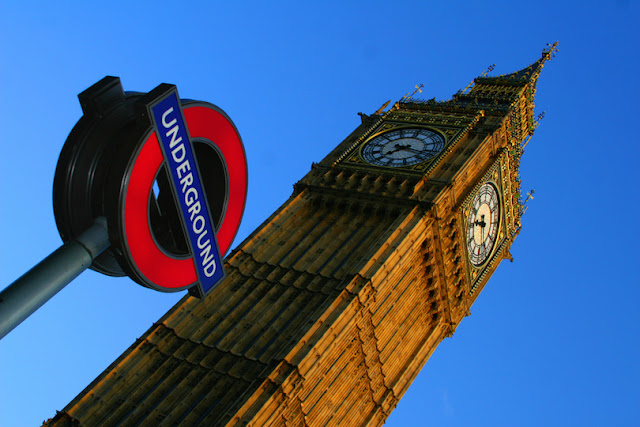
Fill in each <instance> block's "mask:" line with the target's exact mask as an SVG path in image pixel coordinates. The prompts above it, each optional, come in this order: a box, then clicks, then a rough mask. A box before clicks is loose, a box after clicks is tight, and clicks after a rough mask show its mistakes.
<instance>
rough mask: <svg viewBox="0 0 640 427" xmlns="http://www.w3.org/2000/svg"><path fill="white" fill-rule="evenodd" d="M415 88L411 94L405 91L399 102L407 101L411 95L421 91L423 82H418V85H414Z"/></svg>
mask: <svg viewBox="0 0 640 427" xmlns="http://www.w3.org/2000/svg"><path fill="white" fill-rule="evenodd" d="M415 87H416V90H414V91H413V93H412V94H409V92H407V94H406V95H405V96H403V97H402V99H401V100H400V102H404V101H408V100H409V99H411V98H412V97H413V95H415V94H416V93H422V88H423V87H424V84H422V83H420V84H419V85H416V86H415Z"/></svg>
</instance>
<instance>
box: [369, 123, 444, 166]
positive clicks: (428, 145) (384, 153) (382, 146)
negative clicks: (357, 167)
mask: <svg viewBox="0 0 640 427" xmlns="http://www.w3.org/2000/svg"><path fill="white" fill-rule="evenodd" d="M443 148H444V138H443V137H442V135H439V134H437V133H435V132H433V131H430V130H427V129H421V128H404V129H397V130H393V131H390V132H385V133H383V134H381V135H378V136H376V137H375V138H373V139H372V140H371V141H369V142H367V144H366V145H365V146H364V148H363V149H362V158H363V159H364V160H366V161H367V162H369V163H371V164H372V165H376V166H385V167H390V168H398V167H403V166H411V165H415V164H418V163H422V162H424V161H425V160H429V159H431V158H433V157H435V156H436V155H437V154H438V153H439V152H440V151H442V149H443Z"/></svg>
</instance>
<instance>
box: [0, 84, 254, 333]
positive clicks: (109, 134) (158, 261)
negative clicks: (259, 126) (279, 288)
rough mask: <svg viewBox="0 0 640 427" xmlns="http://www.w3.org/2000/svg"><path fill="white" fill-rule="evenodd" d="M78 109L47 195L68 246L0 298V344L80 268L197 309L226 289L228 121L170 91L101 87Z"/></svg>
mask: <svg viewBox="0 0 640 427" xmlns="http://www.w3.org/2000/svg"><path fill="white" fill-rule="evenodd" d="M78 98H79V99H80V104H81V105H82V110H83V116H82V118H81V119H80V120H79V121H78V123H77V124H76V125H75V126H74V128H73V130H72V131H71V133H70V134H69V137H68V138H67V141H66V142H65V144H64V146H63V149H62V152H61V154H60V158H59V159H58V166H57V168H56V173H55V177H54V184H53V208H54V214H55V218H56V225H57V227H58V231H59V232H60V236H61V237H62V240H63V241H64V242H65V244H64V245H63V246H61V247H60V248H59V249H57V250H56V251H54V252H53V253H52V254H51V255H49V256H48V257H47V258H45V259H44V260H43V261H42V262H40V263H39V264H38V265H36V266H35V267H34V268H32V269H31V270H30V271H29V272H27V273H25V274H24V275H23V276H22V277H20V278H19V279H17V280H16V281H15V282H13V283H12V284H11V285H10V286H8V287H7V288H5V289H4V290H3V291H2V292H0V338H2V337H3V336H4V335H6V334H7V333H8V332H9V331H11V330H12V329H13V328H14V327H15V326H17V325H18V324H19V323H20V322H22V321H23V320H24V319H26V318H27V317H28V316H29V315H30V314H32V313H33V312H34V311H35V310H37V309H38V308H39V307H40V306H41V305H42V304H44V303H45V302H46V301H47V300H48V299H49V298H51V297H52V296H53V295H55V294H56V293H57V292H58V291H59V290H60V289H62V288H63V287H64V286H65V285H66V284H68V283H69V282H70V281H71V280H73V279H74V278H75V277H76V276H77V275H78V274H80V273H81V272H82V271H84V270H85V269H86V268H91V269H93V270H96V271H98V272H101V273H104V274H107V275H110V276H125V275H128V276H129V277H131V278H132V279H133V280H134V281H136V282H137V283H139V284H141V285H143V286H146V287H149V288H152V289H156V290H160V291H164V292H176V291H181V290H189V292H190V293H191V294H192V295H194V296H197V297H200V298H203V297H205V296H206V295H208V294H209V293H210V292H211V291H212V290H213V289H214V288H215V286H216V285H217V284H218V283H219V282H220V280H222V278H223V277H224V268H223V261H222V257H223V256H224V254H225V253H226V252H227V251H228V250H229V247H230V246H231V243H232V241H233V238H234V237H235V235H236V232H237V231H238V227H239V225H240V220H241V218H242V214H243V212H244V205H245V199H246V194H247V163H246V157H245V154H244V148H243V145H242V140H241V139H240V135H239V134H238V131H237V130H236V128H235V126H234V124H233V122H232V121H231V119H229V117H228V116H227V115H226V114H225V113H224V112H223V111H222V110H221V109H219V108H218V107H216V106H215V105H213V104H209V103H207V102H202V101H194V100H181V99H180V98H179V96H178V92H177V89H176V87H175V86H173V85H169V84H161V85H160V86H158V87H156V88H155V89H154V90H152V91H151V92H149V93H139V92H124V90H123V88H122V85H121V83H120V79H118V78H117V77H105V78H104V79H102V80H101V81H99V82H98V83H96V84H94V85H93V86H91V87H90V88H89V89H87V90H85V91H84V92H82V93H81V94H80V95H79V96H78Z"/></svg>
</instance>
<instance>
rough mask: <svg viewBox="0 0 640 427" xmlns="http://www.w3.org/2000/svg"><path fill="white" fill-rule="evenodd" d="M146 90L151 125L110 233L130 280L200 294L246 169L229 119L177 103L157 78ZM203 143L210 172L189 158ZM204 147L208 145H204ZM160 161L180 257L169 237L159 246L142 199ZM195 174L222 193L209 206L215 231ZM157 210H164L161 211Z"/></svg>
mask: <svg viewBox="0 0 640 427" xmlns="http://www.w3.org/2000/svg"><path fill="white" fill-rule="evenodd" d="M149 98H152V100H151V101H150V102H149V104H147V110H148V116H149V117H150V118H151V119H152V122H153V124H154V126H153V128H152V130H151V131H150V132H149V133H148V135H147V136H146V137H145V138H144V141H143V142H142V144H141V145H140V147H139V148H140V149H139V151H138V152H137V153H135V154H134V156H133V161H132V162H130V164H129V165H130V166H129V168H128V169H127V170H126V171H125V174H124V178H125V180H127V185H126V188H125V190H124V192H122V194H121V200H120V211H121V218H119V219H118V220H119V221H120V222H122V223H123V225H124V227H122V228H121V229H120V230H119V231H120V235H119V236H118V240H119V241H121V242H122V243H123V247H124V249H125V251H126V255H127V257H126V258H127V259H126V260H125V261H127V263H128V266H129V270H130V275H132V277H133V278H134V280H136V281H137V282H138V283H141V284H143V285H145V286H149V287H151V288H154V289H158V290H163V291H177V290H182V289H186V288H190V290H191V293H192V294H195V295H198V296H201V295H206V294H207V293H208V292H209V291H210V290H211V289H212V288H213V287H214V286H215V284H216V283H217V282H218V281H219V280H220V279H221V278H222V277H223V276H224V271H223V267H222V262H221V253H224V252H226V251H227V250H228V248H229V246H230V244H231V241H232V239H233V237H234V235H235V233H236V231H237V228H238V226H239V224H240V218H241V216H242V212H243V208H244V201H245V196H246V187H247V180H246V176H247V174H246V161H245V159H244V150H243V148H242V143H241V141H240V138H239V137H238V135H237V132H236V131H235V128H234V127H233V124H232V123H231V122H230V120H229V119H228V118H227V117H226V116H225V115H224V113H222V112H221V111H220V110H218V109H216V108H211V106H210V105H206V104H203V103H195V104H194V103H191V104H190V103H188V102H187V103H186V105H185V107H184V110H182V109H181V108H180V107H181V106H180V103H179V99H178V96H177V92H176V90H175V88H174V87H173V86H170V85H161V86H160V87H158V88H157V89H156V90H155V91H153V92H152V93H150V97H149ZM183 113H184V115H183ZM191 139H193V140H194V141H196V144H197V145H200V146H201V149H200V150H194V148H193V144H192V143H191ZM206 148H208V149H209V150H208V151H210V153H209V156H208V157H209V158H210V157H212V154H213V157H215V154H216V153H217V154H218V157H219V159H221V160H222V161H218V162H215V161H214V162H212V163H213V164H209V165H208V168H210V167H217V168H218V169H220V170H218V171H217V173H214V176H211V172H212V171H210V170H208V169H206V167H203V166H199V164H198V161H197V160H196V156H195V154H196V153H197V151H200V153H201V154H202V153H203V154H204V155H206V153H207V149H206ZM212 148H213V149H214V150H215V152H211V149H212ZM162 168H165V170H168V173H166V175H167V177H166V179H164V180H161V181H162V182H165V183H166V182H169V183H170V185H169V187H171V193H172V195H173V201H174V202H175V205H177V206H178V207H179V209H178V214H179V215H178V217H179V220H180V221H179V222H180V226H181V228H182V231H183V235H184V236H186V237H187V239H185V240H186V245H185V246H186V249H188V251H187V252H188V253H189V254H190V255H188V256H186V257H185V256H180V255H179V254H176V252H179V251H176V250H167V248H166V247H167V246H171V243H169V245H166V244H165V245H164V247H163V244H162V241H160V239H159V238H158V237H156V236H157V235H158V234H159V233H158V232H156V233H154V229H153V228H154V227H153V221H152V218H153V212H150V209H152V208H153V207H154V206H153V204H152V203H147V200H148V199H149V195H150V194H152V192H153V183H154V181H155V180H156V177H157V176H158V174H159V173H160V172H165V171H162ZM202 172H204V174H203V173H202ZM214 172H216V171H214ZM221 172H222V173H221ZM216 175H217V176H216ZM203 176H204V177H206V178H208V179H209V181H216V180H217V181H219V182H213V183H211V185H210V186H209V190H210V192H213V193H215V192H216V190H215V189H216V188H218V190H217V192H220V191H222V192H224V193H225V194H224V196H225V197H223V198H221V197H218V198H217V200H215V201H214V203H215V204H216V205H218V206H213V209H215V208H216V207H218V209H217V210H218V211H222V210H224V218H223V219H222V221H221V223H220V226H219V229H218V230H217V231H216V229H215V227H214V221H213V216H212V215H211V212H212V210H211V208H210V204H211V202H210V200H211V199H210V198H207V197H206V188H205V186H204V185H203V183H202V178H201V177H203ZM220 189H222V190H220ZM159 200H160V199H159ZM169 203H171V202H169ZM220 205H222V206H220ZM220 208H224V209H220ZM165 210H166V209H165ZM164 215H168V216H171V215H170V214H168V213H167V212H164ZM174 216H175V214H174ZM176 222H178V221H175V218H174V219H173V227H174V230H173V234H174V235H175V234H176V232H177V233H178V234H180V230H179V229H178V228H179V227H176ZM166 225H167V224H166V221H165V226H166ZM169 226H171V224H169ZM158 227H160V226H158ZM156 228H157V227H156ZM160 233H162V231H160ZM154 235H155V236H154ZM216 235H217V236H218V237H217V238H216ZM174 244H175V243H174ZM172 252H173V253H172ZM183 255H184V254H183ZM192 287H195V288H192Z"/></svg>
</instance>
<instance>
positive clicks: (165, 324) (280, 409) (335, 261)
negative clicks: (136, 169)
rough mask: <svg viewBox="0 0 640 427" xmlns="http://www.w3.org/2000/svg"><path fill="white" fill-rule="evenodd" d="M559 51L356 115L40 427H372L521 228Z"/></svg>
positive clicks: (395, 400)
mask: <svg viewBox="0 0 640 427" xmlns="http://www.w3.org/2000/svg"><path fill="white" fill-rule="evenodd" d="M555 50H556V45H555V44H554V45H553V46H551V47H549V49H547V50H545V51H544V52H543V54H542V57H541V58H540V59H539V60H538V61H536V62H534V63H533V64H532V65H530V66H529V67H527V68H524V69H522V70H520V71H518V72H515V73H512V74H507V75H502V76H497V77H488V76H481V77H478V78H476V79H475V80H474V84H473V87H471V88H470V89H469V90H465V91H460V92H458V93H457V94H455V95H454V96H453V97H452V99H450V100H447V101H436V100H433V99H432V100H426V101H423V100H417V99H413V98H411V97H405V98H403V99H402V100H400V101H399V102H397V103H395V104H394V105H393V106H392V107H391V108H389V109H388V110H386V111H384V109H380V110H378V111H377V112H376V113H374V114H371V115H365V114H361V118H362V123H361V124H360V125H359V126H358V127H357V128H356V129H355V130H354V131H353V132H352V133H351V134H350V135H349V136H348V137H347V138H346V139H345V140H344V141H343V142H341V143H340V144H339V145H338V146H337V147H336V148H335V149H334V150H333V151H332V152H331V153H329V154H328V155H327V156H326V157H325V158H324V159H323V160H322V161H320V162H319V163H317V164H314V165H313V166H312V168H311V171H310V172H309V173H308V174H307V175H306V176H305V177H303V178H302V179H301V180H300V181H299V182H298V183H296V184H295V186H294V192H293V194H292V195H291V197H290V198H289V200H287V201H286V202H285V203H284V204H283V205H282V206H281V207H280V208H279V209H278V210H276V212H274V213H273V214H272V215H271V216H270V217H269V218H268V219H267V220H266V221H265V222H264V223H263V224H262V225H261V226H260V227H258V229H256V230H255V231H254V232H253V234H251V235H250V236H249V237H248V238H247V239H246V240H245V241H244V242H242V243H241V244H240V245H239V246H238V247H237V248H236V249H235V250H234V251H233V252H232V253H231V254H230V255H229V256H228V257H227V258H226V260H225V269H226V271H227V277H226V278H225V279H224V281H223V282H222V283H221V284H220V285H219V286H218V287H217V288H216V289H215V290H214V291H212V293H211V294H210V295H209V296H208V297H207V298H206V299H205V300H202V301H201V300H199V299H197V298H193V297H190V296H185V297H184V298H183V299H182V300H181V301H179V302H178V303H177V304H176V305H175V306H174V307H173V308H172V309H171V310H169V312H167V313H166V314H165V315H164V316H163V317H162V318H161V319H159V320H158V321H157V322H156V323H154V324H153V326H152V327H151V328H150V329H149V330H148V331H147V332H146V333H145V334H144V335H143V336H142V337H141V338H139V339H138V340H137V341H136V342H135V343H134V344H133V345H132V346H131V347H130V348H129V349H128V350H127V351H125V352H124V353H123V354H122V355H121V356H120V357H119V358H118V359H117V360H116V361H114V362H113V363H112V364H111V366H109V367H108V368H107V369H106V370H105V371H104V372H103V373H102V374H101V375H100V376H98V378H96V379H95V380H94V381H93V382H92V383H91V384H90V385H89V386H88V387H87V388H86V389H85V390H84V391H82V392H81V393H80V394H79V395H78V396H77V397H76V398H75V399H74V400H73V401H72V402H70V403H69V404H68V405H67V407H66V408H64V410H63V411H62V412H59V413H58V414H57V415H56V416H55V417H54V418H53V419H51V420H49V421H48V422H47V423H46V424H47V425H55V426H64V425H83V426H92V425H107V426H108V425H113V426H116V425H118V426H119V425H154V426H155V425H177V424H184V425H203V426H205V425H206V426H209V425H245V424H251V425H256V426H263V425H295V426H299V425H312V426H316V425H318V426H319V425H338V424H340V425H363V424H368V425H380V424H383V423H384V421H385V420H386V418H387V416H388V415H389V414H390V413H391V411H392V410H393V409H394V408H395V406H396V404H397V403H398V400H399V399H400V398H401V397H402V395H403V394H404V393H405V391H406V390H407V388H408V387H409V385H410V384H411V382H412V381H413V379H414V378H415V377H416V375H417V374H418V372H419V371H420V369H421V368H422V366H423V365H424V364H425V363H426V361H427V359H428V358H429V356H430V355H431V354H432V353H433V351H434V350H435V349H436V347H437V345H438V344H439V343H440V342H441V341H442V340H443V339H444V338H446V337H450V336H451V335H452V334H453V333H454V331H455V329H456V327H457V326H458V324H459V323H460V322H461V320H462V319H463V318H464V317H465V316H467V315H469V313H470V311H469V309H470V307H471V305H472V304H473V302H474V301H475V299H476V298H477V297H478V295H479V293H480V292H481V290H482V288H483V287H484V286H485V285H486V283H487V280H488V279H489V277H490V276H491V274H492V273H493V271H494V270H495V269H496V267H497V266H498V264H499V263H500V261H501V260H502V259H504V258H510V254H509V248H510V246H511V244H512V243H513V240H514V238H515V237H516V235H517V234H518V232H519V231H520V218H521V215H522V213H523V206H522V201H521V200H522V199H521V189H520V179H519V175H518V168H519V163H520V159H521V156H522V153H523V146H524V144H525V143H526V142H527V141H528V138H530V137H531V135H532V134H533V131H534V129H535V127H536V124H537V123H536V121H535V120H534V113H533V100H534V95H535V91H536V83H537V79H538V76H539V73H540V71H541V70H542V68H543V66H544V64H545V62H546V61H547V60H548V59H550V58H551V56H552V55H553V54H554V52H555Z"/></svg>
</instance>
